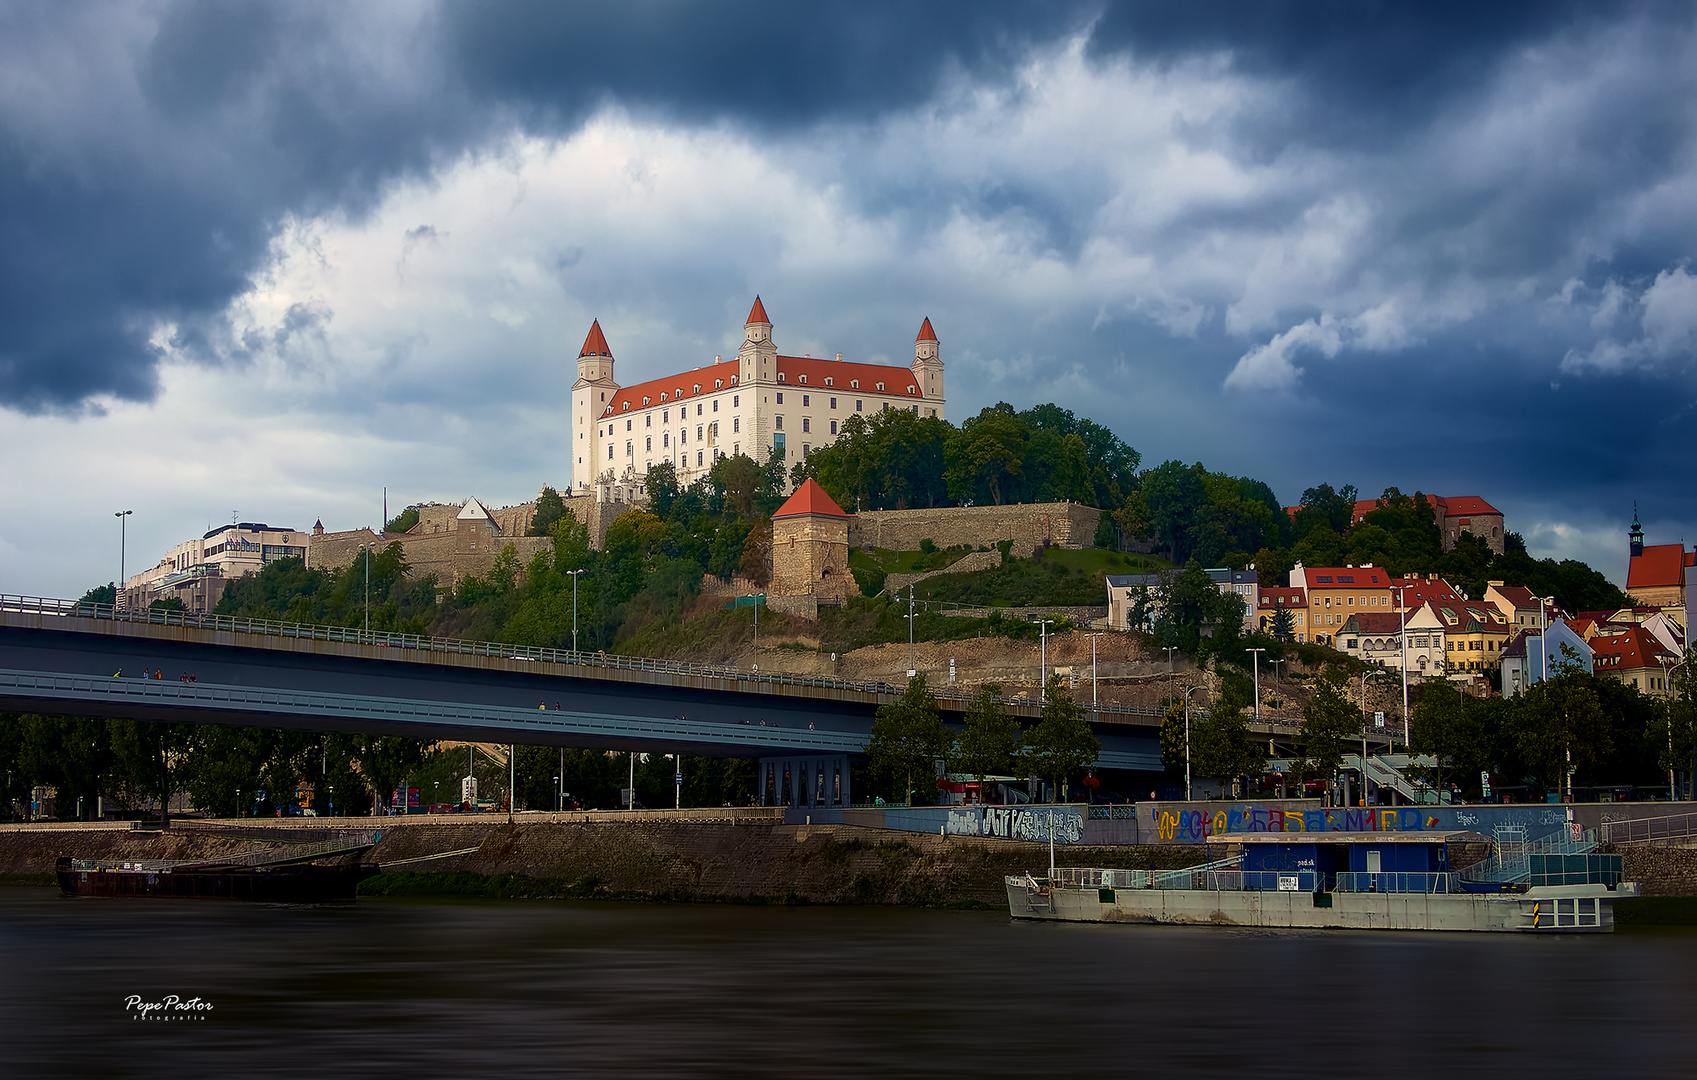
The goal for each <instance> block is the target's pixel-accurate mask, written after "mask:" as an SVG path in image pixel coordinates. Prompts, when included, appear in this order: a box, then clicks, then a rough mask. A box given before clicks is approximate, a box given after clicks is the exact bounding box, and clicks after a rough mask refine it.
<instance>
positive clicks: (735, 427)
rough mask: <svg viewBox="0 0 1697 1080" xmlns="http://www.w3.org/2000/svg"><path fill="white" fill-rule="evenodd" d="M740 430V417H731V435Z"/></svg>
mask: <svg viewBox="0 0 1697 1080" xmlns="http://www.w3.org/2000/svg"><path fill="white" fill-rule="evenodd" d="M741 430H742V417H740V416H733V417H731V434H733V435H734V434H736V433H737V432H739V431H741Z"/></svg>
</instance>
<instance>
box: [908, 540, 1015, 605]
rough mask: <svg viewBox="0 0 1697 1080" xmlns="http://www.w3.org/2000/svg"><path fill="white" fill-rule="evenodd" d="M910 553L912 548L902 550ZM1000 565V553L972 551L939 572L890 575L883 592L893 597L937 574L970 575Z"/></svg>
mask: <svg viewBox="0 0 1697 1080" xmlns="http://www.w3.org/2000/svg"><path fill="white" fill-rule="evenodd" d="M901 550H903V551H911V550H912V548H902V549H901ZM1000 565H1002V553H1001V552H1000V551H974V552H973V553H972V554H970V555H967V556H966V557H964V558H961V559H957V560H955V561H954V562H953V563H952V564H950V565H948V566H945V567H944V568H943V569H941V570H927V571H925V572H924V573H922V574H891V575H889V576H888V577H886V578H885V579H884V591H885V592H886V593H888V594H890V595H891V596H895V595H896V594H897V593H899V592H901V591H902V590H903V589H905V588H907V587H908V586H909V585H917V584H919V583H920V582H921V581H924V580H925V579H926V578H934V577H937V576H938V575H939V574H970V573H971V572H972V571H974V570H994V569H995V568H996V567H998V566H1000Z"/></svg>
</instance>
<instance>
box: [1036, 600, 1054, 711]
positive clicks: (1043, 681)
mask: <svg viewBox="0 0 1697 1080" xmlns="http://www.w3.org/2000/svg"><path fill="white" fill-rule="evenodd" d="M1040 622H1041V624H1042V628H1041V629H1040V630H1039V632H1038V635H1037V636H1038V639H1039V641H1040V642H1041V644H1040V645H1039V652H1038V660H1037V701H1038V703H1039V704H1041V703H1043V702H1046V701H1048V700H1049V627H1051V626H1053V625H1054V624H1055V620H1053V619H1042V620H1040Z"/></svg>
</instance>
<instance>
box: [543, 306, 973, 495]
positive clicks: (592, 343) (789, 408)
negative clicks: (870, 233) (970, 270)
mask: <svg viewBox="0 0 1697 1080" xmlns="http://www.w3.org/2000/svg"><path fill="white" fill-rule="evenodd" d="M743 337H744V340H743V344H742V348H741V349H740V350H738V352H737V355H736V357H735V358H734V359H732V360H722V359H721V358H719V357H714V358H713V363H711V364H709V365H706V366H704V367H699V368H696V369H695V370H693V371H684V372H680V373H679V374H676V375H668V376H666V377H665V378H660V379H651V380H649V381H648V382H644V383H639V384H637V385H635V386H620V385H619V383H618V381H617V380H616V379H615V378H614V376H613V363H614V361H613V353H612V350H611V349H610V348H608V346H607V339H606V337H605V336H604V335H603V334H602V332H601V324H600V322H599V321H597V322H595V323H594V324H592V325H591V326H590V328H589V336H588V337H587V338H585V339H584V343H583V349H582V351H581V352H580V353H579V354H578V358H577V371H578V377H577V381H576V382H575V383H573V384H572V391H571V393H572V406H571V408H572V481H571V493H572V494H589V493H591V492H596V493H599V494H602V495H603V497H611V495H612V489H613V488H614V487H615V486H621V487H622V486H623V485H633V486H635V485H639V484H640V483H641V480H642V478H643V477H644V476H646V475H647V473H648V470H649V469H650V468H652V467H653V466H654V465H655V464H656V463H658V462H661V461H670V462H671V463H672V464H673V466H674V467H676V469H677V473H678V482H679V483H680V484H685V485H687V484H690V483H693V482H694V481H695V480H697V479H699V478H701V477H702V476H704V475H706V473H707V470H708V469H710V468H711V467H712V465H713V462H714V461H715V460H716V459H718V458H720V457H727V456H733V455H736V454H747V455H748V456H749V457H751V458H754V459H755V460H756V461H760V462H764V461H765V459H766V455H767V454H768V453H769V452H770V451H771V449H772V448H773V447H775V446H776V447H782V448H783V450H784V460H785V463H786V465H791V466H793V465H794V464H795V463H796V462H798V461H800V460H801V459H803V458H805V457H806V456H807V455H808V454H809V453H810V452H811V451H812V450H813V449H814V448H816V447H821V446H827V445H829V444H830V443H831V442H832V441H834V440H835V439H836V437H837V431H838V428H839V426H840V425H841V424H842V423H843V421H845V420H847V419H848V418H849V417H850V416H855V415H861V416H865V415H867V414H869V413H873V412H877V411H879V410H881V409H892V408H897V409H909V410H911V411H912V412H913V413H914V415H916V416H934V417H938V418H939V419H941V418H943V400H944V399H943V361H942V358H941V356H940V355H939V348H938V342H937V335H936V334H935V333H934V332H933V331H932V329H931V320H930V319H929V318H927V319H926V320H925V321H924V323H923V324H922V325H921V326H920V328H919V336H918V337H917V338H916V339H915V341H914V349H913V364H912V365H911V366H910V367H905V368H903V367H896V366H893V365H883V364H859V363H850V362H846V361H844V360H843V358H842V354H841V353H838V354H837V358H836V359H835V360H816V359H813V358H812V357H802V356H780V355H779V354H778V349H777V346H776V345H775V344H773V341H772V323H771V321H770V320H769V319H768V318H767V317H766V308H765V306H764V305H763V304H762V303H761V302H760V299H759V298H758V297H756V298H755V301H754V307H753V308H752V309H751V310H750V311H749V313H748V322H747V323H746V324H745V325H744V327H743Z"/></svg>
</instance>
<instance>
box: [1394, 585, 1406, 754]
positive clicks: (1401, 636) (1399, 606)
mask: <svg viewBox="0 0 1697 1080" xmlns="http://www.w3.org/2000/svg"><path fill="white" fill-rule="evenodd" d="M1406 588H1408V586H1407V585H1406V584H1404V585H1398V586H1397V587H1396V613H1397V615H1398V616H1399V617H1400V618H1401V620H1402V622H1401V629H1400V630H1399V631H1398V634H1397V640H1398V641H1400V642H1402V748H1403V750H1404V751H1407V749H1408V742H1409V737H1408V733H1409V727H1408V605H1407V604H1404V603H1403V602H1402V590H1404V589H1406Z"/></svg>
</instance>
